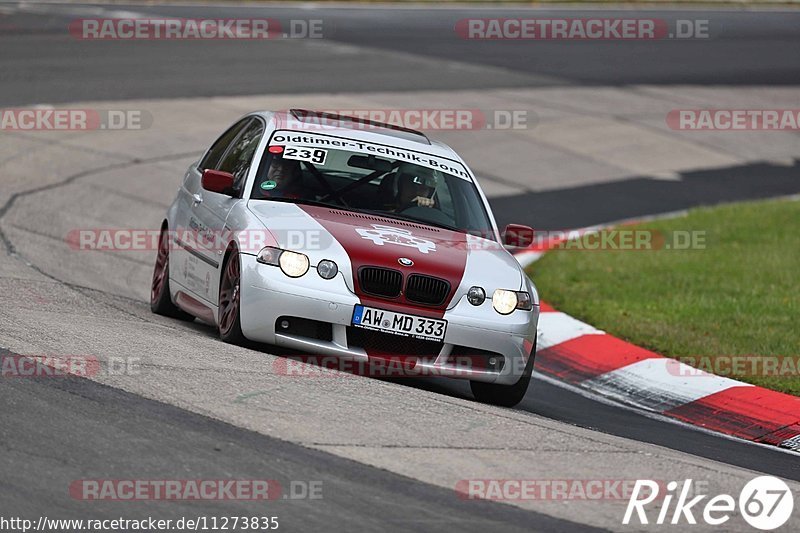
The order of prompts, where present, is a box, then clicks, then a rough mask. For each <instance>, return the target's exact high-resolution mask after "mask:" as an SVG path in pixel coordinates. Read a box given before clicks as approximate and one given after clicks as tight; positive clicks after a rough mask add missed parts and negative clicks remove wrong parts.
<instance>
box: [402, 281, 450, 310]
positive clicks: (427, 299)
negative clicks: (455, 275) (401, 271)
mask: <svg viewBox="0 0 800 533" xmlns="http://www.w3.org/2000/svg"><path fill="white" fill-rule="evenodd" d="M449 293H450V284H449V283H448V282H447V281H445V280H443V279H439V278H434V277H431V276H423V275H421V274H412V275H410V276H409V277H408V282H406V299H407V300H408V301H410V302H416V303H419V304H425V305H441V304H443V303H444V299H445V298H447V295H448V294H449Z"/></svg>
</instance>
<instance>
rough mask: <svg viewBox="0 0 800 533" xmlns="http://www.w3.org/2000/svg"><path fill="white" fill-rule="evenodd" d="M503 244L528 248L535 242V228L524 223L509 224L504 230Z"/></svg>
mask: <svg viewBox="0 0 800 533" xmlns="http://www.w3.org/2000/svg"><path fill="white" fill-rule="evenodd" d="M503 244H505V245H506V246H515V247H517V248H527V247H528V246H530V245H531V244H533V228H531V227H528V226H523V225H522V224H509V225H508V226H506V229H504V230H503Z"/></svg>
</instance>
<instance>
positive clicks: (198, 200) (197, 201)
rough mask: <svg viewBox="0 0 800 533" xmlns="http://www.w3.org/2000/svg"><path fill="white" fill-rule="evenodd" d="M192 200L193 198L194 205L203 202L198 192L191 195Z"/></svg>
mask: <svg viewBox="0 0 800 533" xmlns="http://www.w3.org/2000/svg"><path fill="white" fill-rule="evenodd" d="M192 200H194V205H198V204H202V203H203V197H202V196H201V195H200V193H194V194H193V195H192Z"/></svg>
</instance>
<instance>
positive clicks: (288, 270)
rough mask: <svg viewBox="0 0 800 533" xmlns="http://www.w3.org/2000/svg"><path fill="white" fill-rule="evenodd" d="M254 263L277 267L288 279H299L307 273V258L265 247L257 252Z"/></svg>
mask: <svg viewBox="0 0 800 533" xmlns="http://www.w3.org/2000/svg"><path fill="white" fill-rule="evenodd" d="M256 261H258V262H259V263H263V264H265V265H272V266H279V267H281V271H283V273H284V274H286V275H287V276H289V277H290V278H299V277H300V276H302V275H303V274H305V273H306V272H308V265H309V263H308V256H306V255H305V254H301V253H297V252H291V251H289V250H281V249H280V248H273V247H272V246H267V247H266V248H264V249H262V250H261V251H260V252H258V256H257V257H256Z"/></svg>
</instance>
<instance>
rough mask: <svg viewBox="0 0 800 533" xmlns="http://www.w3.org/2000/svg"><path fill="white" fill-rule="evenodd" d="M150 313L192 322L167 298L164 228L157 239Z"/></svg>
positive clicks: (167, 253) (166, 236) (190, 316)
mask: <svg viewBox="0 0 800 533" xmlns="http://www.w3.org/2000/svg"><path fill="white" fill-rule="evenodd" d="M150 311H152V312H153V313H155V314H157V315H163V316H168V317H170V318H177V319H178V320H186V321H187V322H190V321H192V320H194V317H193V316H192V315H190V314H189V313H187V312H185V311H183V310H182V309H180V308H179V307H178V306H177V305H175V304H174V303H172V299H171V298H170V296H169V238H168V235H167V228H166V227H163V228H161V235H160V236H159V238H158V253H157V255H156V266H155V268H154V269H153V281H152V283H151V284H150Z"/></svg>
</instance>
